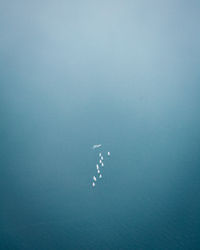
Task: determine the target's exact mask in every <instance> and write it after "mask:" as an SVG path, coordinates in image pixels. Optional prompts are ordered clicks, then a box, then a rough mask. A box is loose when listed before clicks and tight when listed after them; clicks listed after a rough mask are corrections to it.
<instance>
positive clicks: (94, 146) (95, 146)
mask: <svg viewBox="0 0 200 250" xmlns="http://www.w3.org/2000/svg"><path fill="white" fill-rule="evenodd" d="M100 147H101V144H95V145H93V146H92V148H93V149H96V148H100Z"/></svg>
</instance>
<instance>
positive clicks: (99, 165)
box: [92, 144, 110, 187]
mask: <svg viewBox="0 0 200 250" xmlns="http://www.w3.org/2000/svg"><path fill="white" fill-rule="evenodd" d="M100 147H101V144H98V145H94V146H93V149H96V148H100ZM107 155H108V156H110V152H107ZM103 160H104V157H103V155H102V153H101V152H100V153H99V157H98V163H97V164H96V171H97V177H96V176H95V175H94V176H93V178H92V180H93V181H92V186H93V187H95V185H96V182H97V178H99V179H101V178H102V173H101V171H102V168H103V167H104V162H103Z"/></svg>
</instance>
